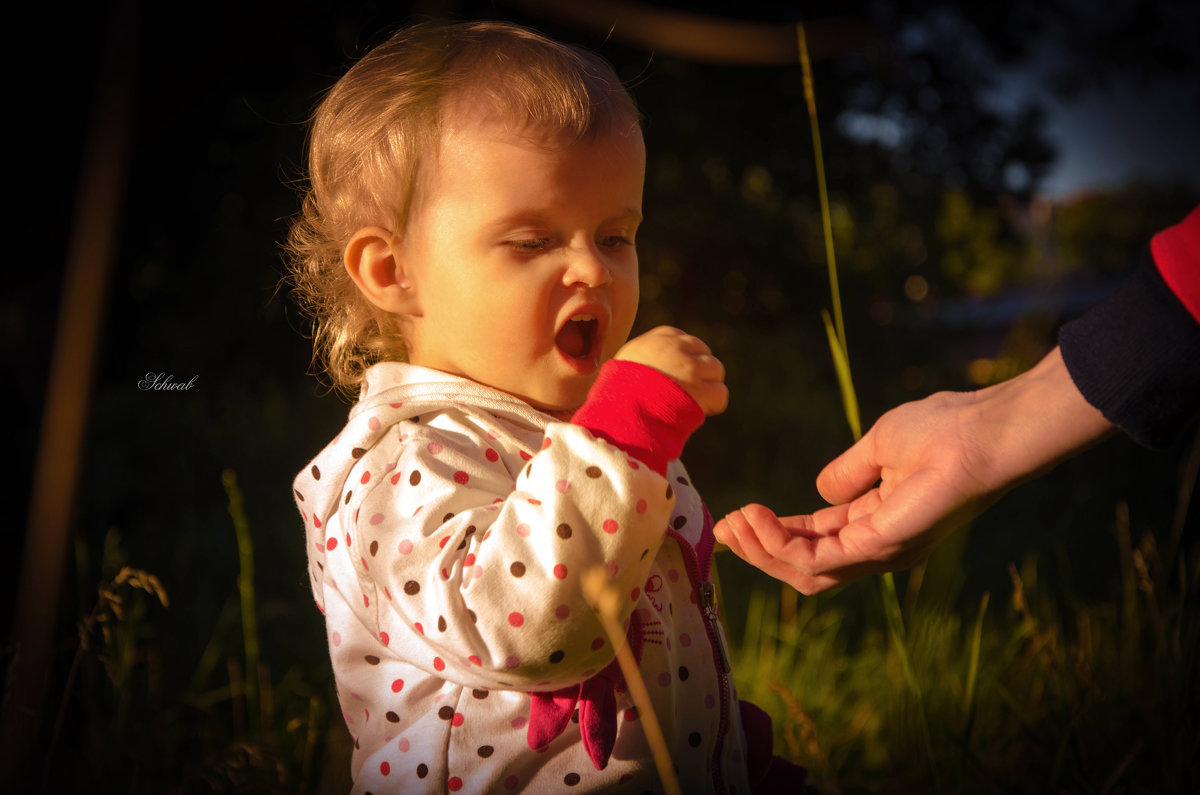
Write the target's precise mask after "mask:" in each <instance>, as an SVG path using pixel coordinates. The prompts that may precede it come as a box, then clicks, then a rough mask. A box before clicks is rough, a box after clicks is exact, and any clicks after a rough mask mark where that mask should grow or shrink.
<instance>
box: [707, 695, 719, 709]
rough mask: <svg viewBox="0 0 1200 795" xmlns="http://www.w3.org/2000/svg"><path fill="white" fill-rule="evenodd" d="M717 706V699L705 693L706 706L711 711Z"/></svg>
mask: <svg viewBox="0 0 1200 795" xmlns="http://www.w3.org/2000/svg"><path fill="white" fill-rule="evenodd" d="M716 705H717V699H716V697H715V696H714V695H713V694H712V693H705V694H704V706H706V707H708V708H709V709H712V708H713V707H715V706H716Z"/></svg>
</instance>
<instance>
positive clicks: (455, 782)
mask: <svg viewBox="0 0 1200 795" xmlns="http://www.w3.org/2000/svg"><path fill="white" fill-rule="evenodd" d="M446 789H448V790H450V791H451V792H458V791H459V790H460V789H462V779H461V778H459V777H458V776H451V777H450V779H449V780H448V781H447V782H446Z"/></svg>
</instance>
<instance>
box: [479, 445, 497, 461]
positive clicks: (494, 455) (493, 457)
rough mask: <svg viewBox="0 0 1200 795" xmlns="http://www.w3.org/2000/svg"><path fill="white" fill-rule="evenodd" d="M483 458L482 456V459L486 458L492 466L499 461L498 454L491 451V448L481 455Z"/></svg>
mask: <svg viewBox="0 0 1200 795" xmlns="http://www.w3.org/2000/svg"><path fill="white" fill-rule="evenodd" d="M483 456H484V458H486V459H487V460H488V461H491V462H492V463H493V464H494V463H496V462H497V461H499V460H500V454H499V453H497V452H496V451H495V450H493V449H492V448H490V447H489V448H488V449H487V452H485V453H484V454H483Z"/></svg>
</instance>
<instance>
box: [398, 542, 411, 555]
mask: <svg viewBox="0 0 1200 795" xmlns="http://www.w3.org/2000/svg"><path fill="white" fill-rule="evenodd" d="M412 551H413V543H412V541H409V540H408V539H407V538H406V539H404V540H403V541H401V542H400V554H401V555H407V554H408V553H410V552H412Z"/></svg>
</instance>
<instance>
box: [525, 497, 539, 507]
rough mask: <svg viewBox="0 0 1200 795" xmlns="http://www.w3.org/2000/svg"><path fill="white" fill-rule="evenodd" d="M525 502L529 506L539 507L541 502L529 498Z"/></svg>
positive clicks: (534, 498)
mask: <svg viewBox="0 0 1200 795" xmlns="http://www.w3.org/2000/svg"><path fill="white" fill-rule="evenodd" d="M526 502H528V503H529V504H530V505H541V504H542V501H541V500H539V499H537V498H536V497H530V498H529V499H528V500H526Z"/></svg>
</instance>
